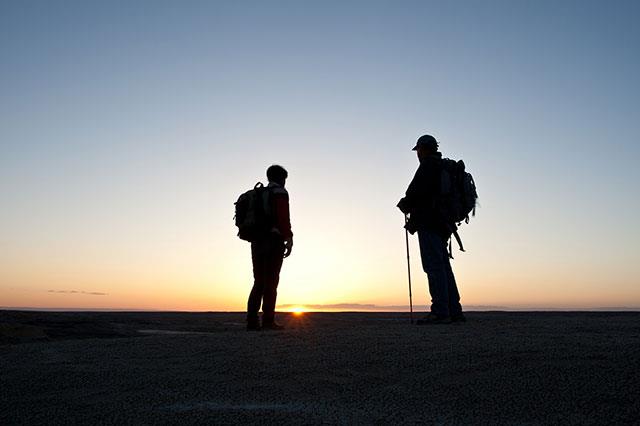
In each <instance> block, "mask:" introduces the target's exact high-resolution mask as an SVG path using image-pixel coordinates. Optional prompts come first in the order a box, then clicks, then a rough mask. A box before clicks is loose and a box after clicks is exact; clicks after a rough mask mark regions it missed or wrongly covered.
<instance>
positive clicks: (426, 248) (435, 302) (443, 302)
mask: <svg viewBox="0 0 640 426" xmlns="http://www.w3.org/2000/svg"><path fill="white" fill-rule="evenodd" d="M418 241H419V243H420V257H421V259H422V268H423V269H424V271H425V272H426V273H427V277H428V279H429V294H431V312H433V313H434V314H436V315H446V316H448V315H449V314H450V312H449V284H448V278H449V271H450V270H451V265H450V264H449V255H448V253H447V247H446V242H445V241H444V240H443V238H442V237H441V236H440V235H438V234H437V233H435V232H432V231H429V230H419V231H418Z"/></svg>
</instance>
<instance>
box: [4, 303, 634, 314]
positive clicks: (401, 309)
mask: <svg viewBox="0 0 640 426" xmlns="http://www.w3.org/2000/svg"><path fill="white" fill-rule="evenodd" d="M294 307H301V308H305V309H304V312H310V313H312V312H317V313H350V312H353V313H376V312H380V313H384V312H390V313H409V306H408V305H407V306H404V305H388V306H377V305H358V304H332V305H304V304H299V305H298V304H296V305H294V304H286V305H282V306H279V307H278V308H277V309H276V312H279V313H288V312H289V311H288V310H287V309H290V308H294ZM283 309H284V310H283ZM0 311H32V312H176V313H178V312H184V313H216V312H217V313H244V312H245V310H233V309H232V310H184V309H140V308H71V307H54V308H46V307H37V306H0ZM425 311H426V309H425V307H424V306H421V307H417V308H416V307H414V310H413V312H414V313H421V312H425ZM465 312H640V306H638V307H636V306H596V307H568V306H564V307H549V306H494V305H468V306H466V307H465Z"/></svg>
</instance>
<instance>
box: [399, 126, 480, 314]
mask: <svg viewBox="0 0 640 426" xmlns="http://www.w3.org/2000/svg"><path fill="white" fill-rule="evenodd" d="M413 150H414V151H416V152H417V154H418V160H419V161H420V166H419V167H418V170H417V171H416V174H415V176H414V178H413V180H412V181H411V183H410V184H409V188H408V189H407V192H406V196H405V197H404V198H402V199H401V200H400V202H399V203H398V208H399V209H400V210H401V211H402V212H403V213H404V214H405V215H409V220H408V221H407V224H406V228H407V230H409V232H411V233H412V234H413V233H414V232H416V231H417V232H418V240H419V243H420V257H421V258H422V267H423V269H424V271H425V272H426V273H427V277H428V280H429V293H430V295H431V312H430V313H429V314H428V315H427V316H426V317H425V318H424V319H420V320H418V321H417V324H420V325H424V324H449V323H452V322H465V321H466V318H465V316H464V314H463V313H462V306H461V305H460V294H459V292H458V287H457V285H456V278H455V276H454V274H453V270H452V269H451V263H450V261H449V258H450V250H449V251H447V241H449V239H450V238H451V236H452V234H454V233H455V237H456V239H457V240H458V242H459V244H460V249H461V250H463V248H462V242H461V240H460V239H459V237H458V235H457V232H456V231H457V226H456V222H459V221H462V220H464V219H465V217H464V216H460V215H461V214H464V215H466V216H467V219H468V214H469V212H470V210H467V209H466V208H465V206H464V203H465V201H464V198H465V197H464V189H465V188H464V186H465V184H466V185H467V187H468V186H469V185H471V186H472V191H471V190H470V189H468V188H467V192H472V194H469V201H468V204H473V207H475V199H476V198H477V194H476V193H475V184H474V183H473V180H472V178H471V175H470V174H468V173H466V172H465V171H464V163H462V162H461V161H459V162H454V161H453V160H443V159H442V154H441V153H440V152H438V142H437V141H436V139H435V138H434V137H433V136H431V135H424V136H421V137H420V138H419V139H418V141H417V143H416V146H415V147H414V148H413ZM449 166H451V167H452V169H451V170H452V171H451V172H447V173H444V174H443V170H445V169H448V167H449ZM453 170H455V171H453ZM466 175H468V178H466ZM443 176H445V177H444V178H443ZM456 178H457V182H459V183H460V185H453V184H452V181H453V182H454V183H455V182H456ZM467 179H468V180H467ZM445 180H446V181H447V182H445ZM452 185H453V186H455V187H456V188H461V189H460V191H458V190H452V189H451V186H452ZM445 187H448V189H446V190H444V191H445V192H446V193H447V195H443V188H445ZM471 199H472V200H473V201H472V202H471ZM452 200H453V201H456V203H455V207H454V208H447V207H448V203H449V204H450V203H451V201H452ZM460 204H463V206H462V207H461V206H460ZM451 210H456V214H450V213H451ZM450 216H453V217H454V218H453V219H452V218H451V217H450ZM459 218H461V219H459Z"/></svg>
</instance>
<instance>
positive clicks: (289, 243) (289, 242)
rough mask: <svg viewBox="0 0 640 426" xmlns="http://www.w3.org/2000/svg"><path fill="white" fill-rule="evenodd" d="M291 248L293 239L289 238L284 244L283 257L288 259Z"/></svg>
mask: <svg viewBox="0 0 640 426" xmlns="http://www.w3.org/2000/svg"><path fill="white" fill-rule="evenodd" d="M292 248H293V238H289V239H288V240H286V241H285V242H284V257H289V255H290V254H291V249H292Z"/></svg>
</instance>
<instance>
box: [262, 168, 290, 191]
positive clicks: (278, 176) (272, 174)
mask: <svg viewBox="0 0 640 426" xmlns="http://www.w3.org/2000/svg"><path fill="white" fill-rule="evenodd" d="M288 176H289V173H287V171H286V170H285V169H284V167H282V166H278V165H277V164H274V165H273V166H270V167H269V168H268V169H267V179H269V182H274V183H277V184H279V185H282V186H284V184H285V181H286V180H287V177H288Z"/></svg>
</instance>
